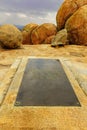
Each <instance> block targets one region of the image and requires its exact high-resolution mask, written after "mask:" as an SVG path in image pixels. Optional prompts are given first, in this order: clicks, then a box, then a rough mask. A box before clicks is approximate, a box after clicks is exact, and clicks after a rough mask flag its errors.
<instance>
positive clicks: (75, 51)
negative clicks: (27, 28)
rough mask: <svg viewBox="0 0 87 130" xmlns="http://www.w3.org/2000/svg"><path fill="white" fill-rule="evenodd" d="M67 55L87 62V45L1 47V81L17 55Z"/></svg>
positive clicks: (75, 59) (81, 61)
mask: <svg viewBox="0 0 87 130" xmlns="http://www.w3.org/2000/svg"><path fill="white" fill-rule="evenodd" d="M20 56H35V57H40V56H41V57H66V58H68V59H71V60H73V61H76V62H78V63H84V64H86V63H87V47H86V46H75V45H68V46H65V47H61V48H52V47H51V46H50V45H25V46H23V48H22V49H15V50H6V49H2V48H1V49H0V82H1V80H2V78H3V76H4V74H5V73H6V71H8V68H9V67H10V66H11V65H12V63H13V62H14V61H15V59H16V58H17V57H20Z"/></svg>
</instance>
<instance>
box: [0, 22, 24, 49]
mask: <svg viewBox="0 0 87 130" xmlns="http://www.w3.org/2000/svg"><path fill="white" fill-rule="evenodd" d="M0 44H1V46H2V47H5V48H10V49H13V48H19V47H20V46H21V44H22V34H21V32H20V31H19V30H18V29H17V28H16V27H15V26H14V25H3V26H0Z"/></svg>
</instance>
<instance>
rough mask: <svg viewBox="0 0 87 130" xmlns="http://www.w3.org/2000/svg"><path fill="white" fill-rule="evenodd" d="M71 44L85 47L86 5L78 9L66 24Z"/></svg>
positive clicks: (86, 43)
mask: <svg viewBox="0 0 87 130" xmlns="http://www.w3.org/2000/svg"><path fill="white" fill-rule="evenodd" d="M65 27H66V29H67V32H68V39H69V42H70V43H71V44H77V45H78V44H79V45H87V5H85V6H82V7H81V8H79V9H78V10H77V11H76V12H75V13H74V14H73V15H72V16H71V17H70V18H69V19H68V20H67V22H66V25H65Z"/></svg>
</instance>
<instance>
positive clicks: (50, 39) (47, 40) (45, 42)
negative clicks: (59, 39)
mask: <svg viewBox="0 0 87 130" xmlns="http://www.w3.org/2000/svg"><path fill="white" fill-rule="evenodd" d="M54 37H55V35H52V36H49V37H47V38H46V40H45V41H44V44H51V42H52V40H53V39H54Z"/></svg>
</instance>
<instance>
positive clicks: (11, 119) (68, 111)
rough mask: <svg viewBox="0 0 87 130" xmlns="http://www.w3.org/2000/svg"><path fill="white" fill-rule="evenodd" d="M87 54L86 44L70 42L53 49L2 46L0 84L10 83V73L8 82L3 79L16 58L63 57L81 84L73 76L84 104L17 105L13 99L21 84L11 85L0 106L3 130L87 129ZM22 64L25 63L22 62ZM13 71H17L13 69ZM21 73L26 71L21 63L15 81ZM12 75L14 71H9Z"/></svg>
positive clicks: (43, 46) (0, 124) (39, 46)
mask: <svg viewBox="0 0 87 130" xmlns="http://www.w3.org/2000/svg"><path fill="white" fill-rule="evenodd" d="M86 54H87V47H86V46H75V45H68V46H65V47H61V48H52V47H51V46H50V45H33V46H32V45H25V46H23V48H21V49H16V50H5V49H0V84H1V83H2V82H3V84H2V85H4V84H5V83H4V82H6V83H7V86H8V82H9V81H7V80H8V75H7V77H6V81H5V80H3V79H4V77H5V75H6V74H8V73H7V72H9V69H10V66H11V65H12V64H13V63H14V62H15V60H16V59H17V57H23V56H34V57H49V58H51V57H52V58H57V57H58V58H63V59H65V61H64V64H66V65H67V67H68V68H69V69H70V71H71V72H72V73H73V75H74V77H75V79H76V80H77V82H78V84H79V86H80V87H81V88H80V87H78V85H77V84H76V83H75V84H74V82H75V81H74V80H73V79H72V78H71V77H70V78H71V80H72V83H73V84H74V86H75V91H76V93H77V95H78V97H79V99H80V101H81V104H82V106H81V107H80V108H79V107H58V108H57V107H54V108H50V107H49V108H43V107H42V108H34V107H30V108H28V107H24V108H22V107H20V108H15V107H14V106H13V104H12V102H14V99H15V98H14V97H15V96H16V93H17V91H16V89H18V86H17V85H16V86H15V85H12V86H10V89H9V91H8V93H7V96H6V97H5V100H4V103H3V104H2V106H1V109H0V112H1V113H0V128H1V129H0V130H68V129H70V130H87V98H86V97H87V55H86ZM69 61H70V62H69ZM70 63H71V64H70ZM23 64H25V63H24V62H23ZM73 68H74V69H73ZM11 72H13V73H15V72H14V71H11ZM67 72H68V71H67ZM21 73H23V66H21V69H20V70H19V71H18V73H17V74H16V75H17V77H16V78H15V81H14V83H16V84H18V82H17V81H18V80H19V79H18V77H20V76H21ZM68 73H69V72H68ZM9 75H12V73H9ZM5 85H6V84H5ZM82 90H83V91H82ZM83 92H84V93H83ZM20 127H21V128H20Z"/></svg>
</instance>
